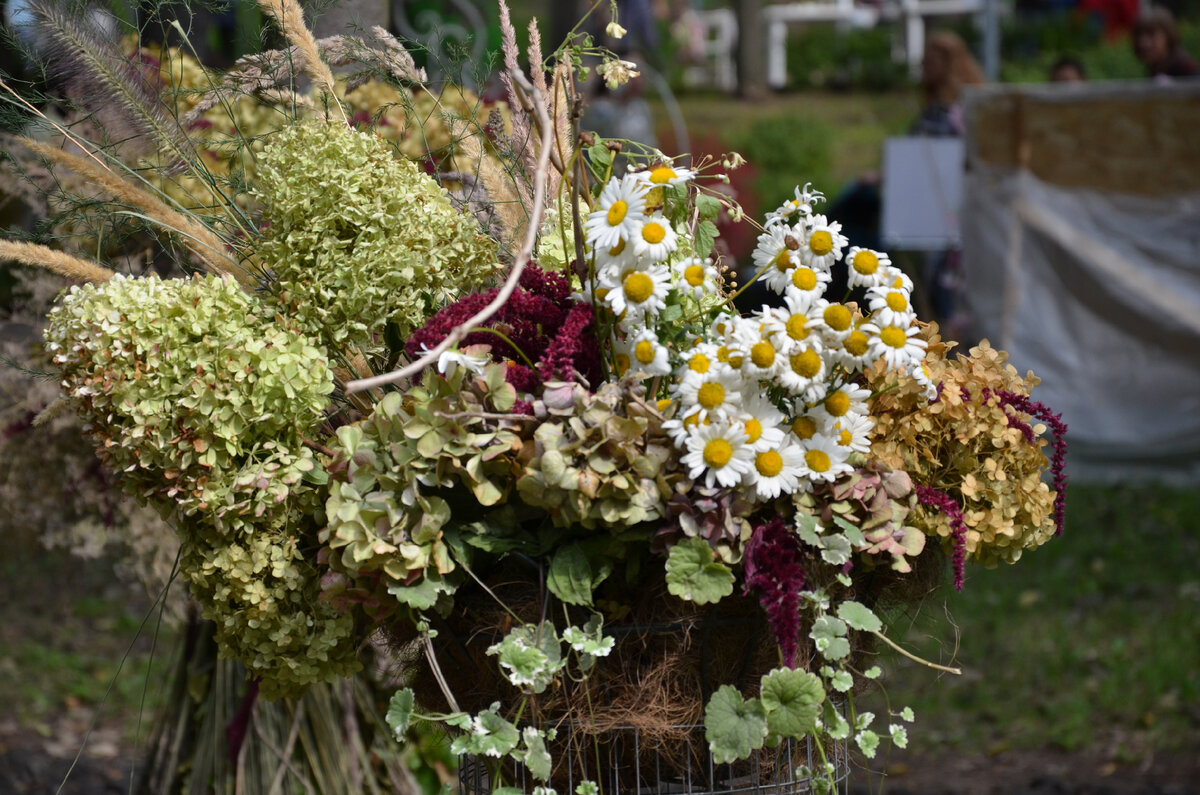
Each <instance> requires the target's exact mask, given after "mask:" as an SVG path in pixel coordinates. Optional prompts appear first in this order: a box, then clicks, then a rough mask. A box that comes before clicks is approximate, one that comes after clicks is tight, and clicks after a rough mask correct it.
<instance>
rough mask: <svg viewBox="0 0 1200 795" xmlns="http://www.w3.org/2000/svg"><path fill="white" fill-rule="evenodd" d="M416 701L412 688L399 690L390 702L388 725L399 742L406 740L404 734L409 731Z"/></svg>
mask: <svg viewBox="0 0 1200 795" xmlns="http://www.w3.org/2000/svg"><path fill="white" fill-rule="evenodd" d="M415 701H416V694H414V693H413V690H412V688H411V687H405V688H402V689H400V690H397V691H396V692H395V693H393V694H392V698H391V700H390V701H388V711H387V716H386V718H387V724H388V727H389V728H390V729H391V730H392V732H393V733H394V734H395V735H396V739H397V740H402V739H404V733H405V732H406V731H408V725H409V724H410V723H411V722H412V717H413V706H414V704H415Z"/></svg>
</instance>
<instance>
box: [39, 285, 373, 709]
mask: <svg viewBox="0 0 1200 795" xmlns="http://www.w3.org/2000/svg"><path fill="white" fill-rule="evenodd" d="M46 340H47V346H48V348H49V349H50V350H51V351H52V352H53V355H54V361H55V363H56V364H58V366H59V367H60V368H61V372H62V386H63V389H64V391H65V392H66V394H67V396H68V397H69V398H71V400H72V402H73V403H74V404H75V407H76V409H77V410H78V411H79V413H80V414H81V415H82V416H83V418H84V420H85V422H86V427H87V429H88V431H89V432H90V434H91V436H92V438H93V440H94V442H95V443H96V447H97V450H98V451H99V453H100V455H101V457H102V458H103V459H104V460H105V463H106V464H107V465H108V466H109V467H110V468H111V469H112V470H114V471H116V472H117V473H118V474H119V475H120V478H121V482H122V485H123V487H124V488H125V489H126V491H128V492H129V493H131V494H133V495H135V496H137V497H138V498H139V499H141V500H142V501H144V502H148V503H150V504H152V505H155V506H156V507H158V508H159V510H160V511H161V512H162V513H163V514H164V515H172V514H173V515H174V517H175V519H176V524H177V529H178V532H179V536H180V540H181V542H182V556H183V570H184V571H185V572H186V573H187V574H188V576H189V578H190V579H191V580H192V593H193V596H195V597H196V599H197V600H198V601H199V602H200V604H201V607H202V610H203V614H204V616H205V617H206V618H209V619H211V620H213V621H214V622H216V624H217V640H218V642H219V643H220V644H221V647H222V649H223V651H224V652H225V653H226V654H227V655H229V656H232V657H236V658H238V659H240V660H242V661H243V662H244V663H245V664H246V666H247V668H248V669H249V671H250V673H251V675H252V676H254V677H256V678H261V679H262V682H263V685H262V686H263V692H264V694H265V695H267V696H268V697H271V696H276V695H292V694H296V693H298V692H299V691H300V690H302V689H303V687H304V686H306V685H308V684H311V683H312V682H316V681H320V680H323V679H329V678H333V677H337V676H343V675H345V674H346V673H349V672H351V671H352V670H354V669H355V668H356V667H357V662H356V660H355V657H354V648H355V643H354V638H353V637H352V633H353V629H354V627H353V619H352V618H351V617H350V616H348V615H341V614H338V613H337V612H335V611H334V610H333V609H332V608H331V607H330V606H328V605H326V604H321V603H318V602H317V596H318V591H319V576H318V572H317V570H316V566H315V564H314V561H315V552H314V550H315V547H316V537H317V533H318V530H319V526H318V523H317V519H319V518H320V513H319V510H318V509H319V508H320V506H321V504H322V502H323V500H324V494H323V492H322V491H320V490H318V489H317V487H316V486H315V485H314V482H315V481H317V480H319V479H320V478H319V477H318V476H317V473H316V471H315V470H316V469H317V462H316V461H315V459H314V457H313V453H312V451H311V450H309V449H308V448H307V447H305V446H304V444H303V440H304V438H305V436H306V435H309V434H315V433H316V432H317V431H318V429H319V427H320V425H321V423H322V421H323V418H324V410H325V409H326V407H327V406H328V405H329V394H330V393H331V392H332V391H333V380H332V374H331V371H330V368H329V363H328V360H327V359H326V357H325V354H324V352H323V351H322V350H321V349H320V348H318V347H316V346H315V345H314V344H313V343H312V342H311V341H309V340H308V339H307V338H306V337H304V336H303V335H301V334H299V333H298V332H296V331H295V330H291V329H286V328H283V327H280V326H278V325H276V323H275V321H274V320H273V319H272V318H271V317H270V315H269V314H267V313H265V312H263V311H262V307H261V306H260V305H259V304H258V302H257V300H256V299H255V298H253V297H251V296H248V295H246V294H245V293H243V292H242V291H241V289H240V288H239V287H238V286H237V285H236V284H235V283H233V282H232V281H230V280H222V279H219V278H216V277H213V276H208V277H205V278H195V279H173V280H168V281H162V280H160V279H158V278H157V277H153V276H152V277H148V278H142V279H128V278H125V277H122V276H118V277H115V278H113V279H111V280H109V281H108V282H105V283H104V284H101V285H91V284H89V285H84V286H81V287H74V288H72V289H71V290H70V292H68V293H67V295H66V296H65V297H64V298H63V300H62V301H61V302H60V303H59V304H58V305H57V306H56V307H55V308H54V309H53V310H52V311H51V313H50V323H49V326H48V327H47V329H46ZM310 473H312V474H310ZM306 477H308V478H309V480H311V481H313V482H309V480H306ZM305 550H307V555H306V554H305Z"/></svg>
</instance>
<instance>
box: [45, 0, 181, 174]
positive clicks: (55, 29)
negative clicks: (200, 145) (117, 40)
mask: <svg viewBox="0 0 1200 795" xmlns="http://www.w3.org/2000/svg"><path fill="white" fill-rule="evenodd" d="M31 8H32V10H33V13H34V14H35V16H36V18H37V23H38V27H39V28H40V29H41V30H42V31H43V32H44V33H45V34H46V35H47V37H48V39H49V41H50V42H51V46H50V48H49V51H48V52H47V59H48V61H49V62H50V64H51V69H52V72H53V73H56V74H57V75H58V76H60V77H61V78H62V79H63V80H64V81H65V83H66V86H67V89H68V93H69V94H70V96H72V97H74V98H76V99H80V100H81V101H82V102H83V103H84V104H85V105H87V106H88V110H89V111H91V112H92V113H93V114H95V115H96V117H97V118H98V119H99V120H100V122H101V124H102V126H103V127H104V129H105V131H106V132H107V133H109V134H110V136H112V137H113V138H115V139H117V140H123V141H146V139H149V141H148V143H149V145H150V146H149V148H150V149H151V150H152V151H155V152H161V153H163V154H165V155H166V156H167V157H168V159H171V160H176V161H181V162H191V161H192V160H193V159H194V158H193V154H192V151H191V147H190V146H189V143H188V139H187V136H186V135H185V134H184V131H183V130H182V128H180V126H179V124H178V122H176V121H175V120H174V119H173V118H171V117H170V116H169V115H168V114H167V112H166V108H165V107H164V106H163V104H162V101H161V100H160V97H159V91H158V89H157V87H155V86H153V85H151V84H150V83H149V80H148V77H147V73H146V72H145V71H143V70H142V69H141V68H140V65H139V64H138V63H136V62H134V61H132V60H131V59H130V58H127V57H126V56H124V55H122V54H121V53H120V52H119V51H118V50H117V49H116V48H115V47H114V46H113V45H112V44H111V43H109V42H105V41H102V40H101V39H100V38H98V37H97V36H96V35H95V34H93V32H92V31H90V30H88V29H87V28H85V27H83V25H81V24H80V21H79V20H77V19H74V18H72V17H71V16H70V15H69V14H68V13H66V12H64V11H63V10H62V9H61V8H57V7H55V6H54V5H52V4H50V3H48V2H46V3H35V4H33V5H32V6H31Z"/></svg>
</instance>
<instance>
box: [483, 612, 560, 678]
mask: <svg viewBox="0 0 1200 795" xmlns="http://www.w3.org/2000/svg"><path fill="white" fill-rule="evenodd" d="M487 653H488V654H490V655H495V656H497V657H499V662H500V668H501V670H503V671H504V675H505V676H506V677H508V681H509V682H511V683H512V684H513V685H514V686H515V687H520V688H526V687H527V688H528V689H530V690H532V691H533V692H534V693H542V692H544V691H545V690H546V688H547V687H549V686H550V683H551V682H553V681H554V677H555V676H557V675H558V673H559V671H561V670H562V669H563V667H564V666H565V665H566V661H565V660H563V657H562V644H561V642H560V641H559V638H558V633H557V632H555V630H554V625H553V624H551V623H550V622H549V621H546V622H543V623H542V624H540V625H533V624H525V625H522V626H519V627H514V628H513V629H512V630H511V631H510V632H509V633H508V634H507V635H505V636H504V640H502V641H500V642H499V643H497V644H495V645H493V646H491V647H489V648H488V650H487Z"/></svg>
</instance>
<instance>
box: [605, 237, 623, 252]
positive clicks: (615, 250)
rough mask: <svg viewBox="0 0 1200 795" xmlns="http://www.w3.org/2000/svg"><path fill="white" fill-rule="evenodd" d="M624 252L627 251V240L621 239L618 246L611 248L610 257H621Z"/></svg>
mask: <svg viewBox="0 0 1200 795" xmlns="http://www.w3.org/2000/svg"><path fill="white" fill-rule="evenodd" d="M624 250H625V238H621V239H620V240H618V241H617V245H615V246H613V247H612V248H610V249H609V250H608V256H610V257H616V256H619V255H620V253H621V252H622V251H624Z"/></svg>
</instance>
